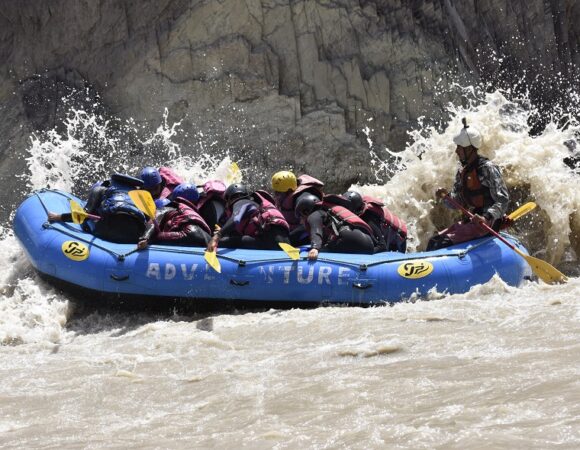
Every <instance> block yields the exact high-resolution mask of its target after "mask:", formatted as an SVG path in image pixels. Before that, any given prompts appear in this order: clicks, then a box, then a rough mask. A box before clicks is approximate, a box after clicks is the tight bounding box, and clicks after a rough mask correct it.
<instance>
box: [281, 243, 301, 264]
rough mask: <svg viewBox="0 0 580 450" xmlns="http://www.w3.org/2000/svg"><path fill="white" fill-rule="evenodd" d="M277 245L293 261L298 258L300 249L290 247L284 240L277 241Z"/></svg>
mask: <svg viewBox="0 0 580 450" xmlns="http://www.w3.org/2000/svg"><path fill="white" fill-rule="evenodd" d="M278 245H279V246H280V248H281V249H282V250H284V251H285V252H286V254H287V255H288V256H289V257H290V259H292V260H294V261H296V260H298V259H300V249H298V248H296V247H292V246H291V245H290V244H286V243H285V242H278Z"/></svg>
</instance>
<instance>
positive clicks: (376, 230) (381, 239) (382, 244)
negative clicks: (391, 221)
mask: <svg viewBox="0 0 580 450" xmlns="http://www.w3.org/2000/svg"><path fill="white" fill-rule="evenodd" d="M366 223H367V224H368V225H369V226H370V227H371V229H372V230H373V236H372V238H373V243H374V244H375V251H383V250H386V249H387V242H386V241H385V236H384V235H383V230H381V226H380V224H378V223H377V222H376V221H374V220H367V221H366Z"/></svg>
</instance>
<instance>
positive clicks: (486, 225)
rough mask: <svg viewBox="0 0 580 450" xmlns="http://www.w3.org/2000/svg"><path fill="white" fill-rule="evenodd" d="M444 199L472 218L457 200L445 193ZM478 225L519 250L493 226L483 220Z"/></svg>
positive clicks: (510, 246) (513, 248) (515, 249)
mask: <svg viewBox="0 0 580 450" xmlns="http://www.w3.org/2000/svg"><path fill="white" fill-rule="evenodd" d="M445 200H447V201H448V202H449V203H451V204H452V205H453V206H455V207H456V208H458V209H460V210H461V211H463V213H464V214H465V215H466V216H467V217H469V218H470V219H473V214H472V213H471V212H470V211H468V210H467V209H465V208H464V207H463V206H462V205H461V204H460V203H459V202H457V201H455V200H454V199H452V198H451V196H450V195H449V194H447V195H446V196H445ZM478 225H479V226H480V227H482V228H483V229H485V230H487V231H488V232H489V233H490V234H492V235H494V236H495V237H496V238H498V239H499V240H500V241H502V242H503V243H504V244H505V245H507V246H508V247H509V248H511V249H512V250H514V251H516V252H518V253H520V251H519V250H518V249H517V248H516V247H515V246H514V245H513V244H512V243H511V242H510V241H508V240H507V239H505V238H504V237H503V236H502V235H500V234H499V233H498V232H497V231H495V230H494V229H493V228H491V227H490V226H489V225H488V224H486V223H483V222H480V223H479V224H478Z"/></svg>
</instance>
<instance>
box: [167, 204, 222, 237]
mask: <svg viewBox="0 0 580 450" xmlns="http://www.w3.org/2000/svg"><path fill="white" fill-rule="evenodd" d="M172 206H174V208H175V209H172V210H171V211H168V212H167V213H165V214H164V215H163V218H162V219H161V223H160V224H159V229H160V230H161V231H164V232H169V231H181V230H183V227H184V226H185V225H187V224H193V225H197V226H199V227H200V228H202V229H203V230H204V231H206V232H207V233H208V234H211V230H210V229H209V226H208V225H207V223H205V220H203V218H202V217H201V216H200V215H199V213H198V212H197V211H196V210H195V206H193V204H192V203H190V202H188V201H187V200H186V199H184V198H182V197H177V198H176V199H175V200H174V201H173V203H172Z"/></svg>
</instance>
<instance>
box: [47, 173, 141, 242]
mask: <svg viewBox="0 0 580 450" xmlns="http://www.w3.org/2000/svg"><path fill="white" fill-rule="evenodd" d="M142 186H143V181H142V180H140V179H138V178H133V177H131V176H129V175H123V174H113V175H111V178H110V179H109V180H105V181H99V182H97V183H95V184H94V185H93V186H92V187H91V189H90V191H89V196H88V200H87V203H86V205H85V208H84V209H85V212H87V213H88V214H92V215H96V216H99V217H100V219H99V220H98V221H93V220H90V219H86V220H85V221H84V222H83V224H82V225H81V226H82V228H83V230H84V231H86V232H89V233H92V234H94V235H95V236H97V237H99V238H101V239H105V240H107V241H111V242H116V243H119V244H136V243H137V242H138V240H139V237H140V236H141V235H142V234H143V232H144V231H145V228H146V224H147V223H148V222H149V221H150V218H149V217H147V216H146V215H145V213H143V211H141V210H140V209H139V208H137V206H136V205H135V203H133V201H132V200H131V197H129V194H128V192H129V191H131V190H134V189H139V188H141V187H142ZM48 221H49V222H72V221H73V220H72V214H71V213H65V214H56V213H54V212H49V213H48Z"/></svg>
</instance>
